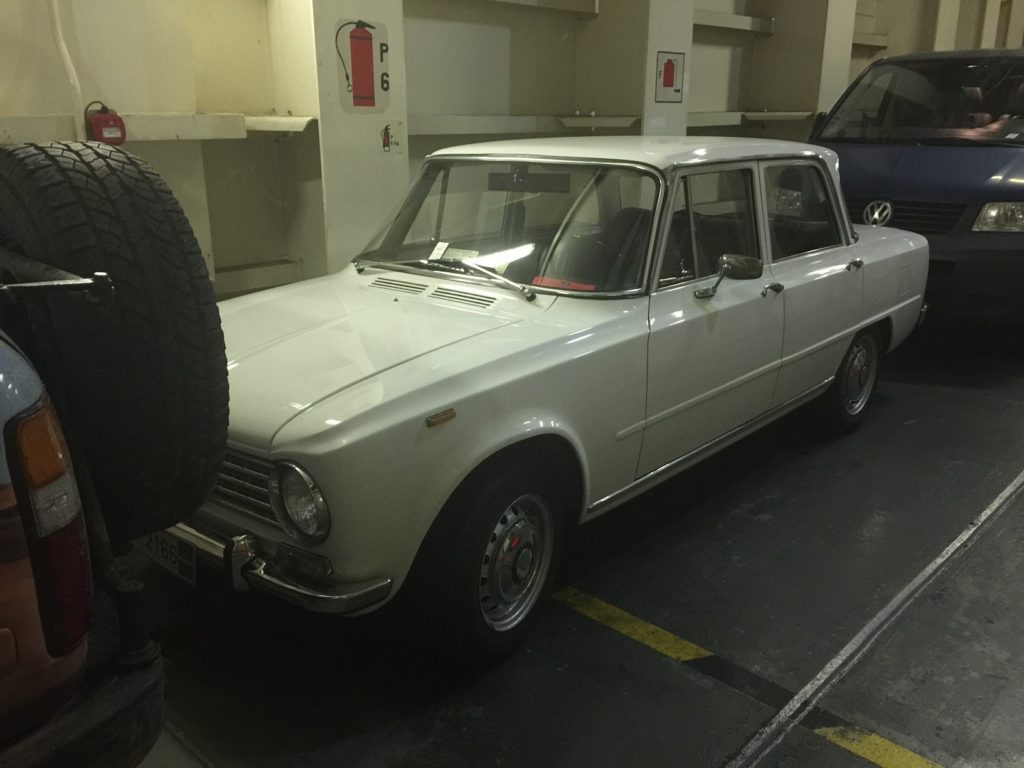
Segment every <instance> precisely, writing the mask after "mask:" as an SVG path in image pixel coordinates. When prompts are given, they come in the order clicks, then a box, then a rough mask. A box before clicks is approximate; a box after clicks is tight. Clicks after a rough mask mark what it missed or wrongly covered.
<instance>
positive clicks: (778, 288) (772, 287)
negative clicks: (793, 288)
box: [761, 283, 783, 296]
mask: <svg viewBox="0 0 1024 768" xmlns="http://www.w3.org/2000/svg"><path fill="white" fill-rule="evenodd" d="M782 288H783V286H782V283H768V285H766V286H765V287H764V288H762V289H761V295H762V296H767V295H768V291H772V292H773V293H782Z"/></svg>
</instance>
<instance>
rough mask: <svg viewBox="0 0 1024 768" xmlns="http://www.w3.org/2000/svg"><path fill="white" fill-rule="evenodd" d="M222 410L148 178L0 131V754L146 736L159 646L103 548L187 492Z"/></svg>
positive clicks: (134, 754)
mask: <svg viewBox="0 0 1024 768" xmlns="http://www.w3.org/2000/svg"><path fill="white" fill-rule="evenodd" d="M80 275H91V277H80ZM226 422H227V379H226V366H225V361H224V341H223V336H222V334H221V332H220V319H219V315H218V313H217V308H216V304H215V302H214V298H213V290H212V287H211V285H210V281H209V277H208V275H207V272H206V268H205V265H204V263H203V260H202V256H201V254H200V252H199V248H198V245H197V244H196V241H195V238H194V236H193V234H192V230H191V228H190V227H189V226H188V222H187V220H186V219H185V217H184V214H183V213H182V211H181V208H180V206H179V205H178V203H177V201H176V200H175V199H174V197H173V196H172V194H171V192H170V190H169V189H168V188H167V186H166V185H165V184H164V183H163V181H162V180H161V179H160V177H159V176H157V174H156V173H155V172H153V171H152V169H150V168H149V167H148V166H147V165H146V164H145V163H143V162H142V161H141V160H139V159H138V158H136V157H134V156H132V155H130V154H129V153H127V152H124V151H122V150H119V149H116V148H113V147H108V146H105V145H93V144H59V143H55V144H49V145H44V146H39V145H21V146H16V147H0V425H2V427H3V434H2V440H3V450H2V451H0V765H3V766H5V768H29V767H31V768H41V767H42V766H72V765H73V766H76V767H78V768H90V767H92V766H96V767H97V768H98V767H99V766H104V768H127V767H128V766H134V765H137V764H138V763H139V762H140V761H141V760H142V758H143V757H144V756H145V755H146V753H147V752H148V751H149V749H150V747H151V746H152V744H153V742H154V741H155V740H156V738H157V736H158V734H159V732H160V728H161V724H162V716H163V667H162V663H161V656H160V649H159V646H157V645H156V644H155V643H154V642H152V641H151V640H150V639H149V638H148V636H147V632H146V624H145V621H144V609H145V603H144V598H143V594H144V592H143V585H142V583H141V582H139V581H137V580H135V579H132V578H129V577H128V576H127V575H125V574H123V573H122V572H121V569H120V560H119V559H118V558H117V557H115V554H116V553H121V552H124V551H126V549H127V548H128V546H129V545H130V543H131V541H132V540H133V539H135V538H137V537H140V536H143V535H146V534H149V533H152V532H155V531H158V530H160V529H162V528H164V527H166V526H167V525H168V524H170V523H173V522H175V521H177V520H179V519H182V518H183V517H185V516H186V515H188V514H190V513H191V512H192V511H193V510H194V509H195V508H197V507H198V505H199V503H200V502H201V501H202V499H203V498H204V497H205V495H206V494H207V492H208V491H209V489H210V486H211V485H212V483H213V480H214V479H215V477H216V474H217V470H218V467H219V463H220V456H221V452H222V451H223V444H224V436H225V430H226Z"/></svg>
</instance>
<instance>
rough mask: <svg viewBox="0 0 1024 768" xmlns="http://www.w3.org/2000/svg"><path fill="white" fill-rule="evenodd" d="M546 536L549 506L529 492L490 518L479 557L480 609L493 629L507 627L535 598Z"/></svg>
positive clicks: (547, 552)
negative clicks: (493, 523)
mask: <svg viewBox="0 0 1024 768" xmlns="http://www.w3.org/2000/svg"><path fill="white" fill-rule="evenodd" d="M551 536H552V518H551V510H550V509H549V508H548V505H547V503H546V502H545V501H544V499H542V498H541V497H540V496H536V495H534V494H526V495H524V496H520V497H519V498H518V499H516V500H515V501H513V502H512V503H511V504H509V506H508V508H507V509H506V510H505V511H504V512H503V513H502V514H501V516H500V517H499V518H498V520H497V521H496V522H495V525H494V528H493V529H492V531H491V535H490V537H489V539H488V541H487V547H486V549H485V550H484V556H483V559H482V560H481V563H480V610H481V612H482V614H483V618H484V621H485V622H486V623H487V624H488V625H489V626H490V627H491V628H492V629H494V630H496V631H498V632H503V631H505V630H509V629H512V628H513V627H515V626H516V625H517V624H519V622H521V621H522V620H523V619H524V618H525V617H526V615H527V614H528V613H529V612H530V609H531V608H533V606H534V604H535V603H536V602H537V599H538V598H539V597H540V593H541V590H542V589H543V588H544V581H545V580H546V578H547V575H548V570H549V568H550V567H551V545H552V539H551Z"/></svg>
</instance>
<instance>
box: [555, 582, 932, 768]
mask: <svg viewBox="0 0 1024 768" xmlns="http://www.w3.org/2000/svg"><path fill="white" fill-rule="evenodd" d="M552 597H553V598H554V599H555V600H557V601H558V602H560V603H563V604H565V605H567V606H569V607H570V608H572V609H573V610H575V611H577V612H578V613H582V614H583V615H584V616H586V617H587V618H590V619H593V620H594V621H596V622H597V623H598V624H604V625H605V626H606V627H609V628H611V629H614V630H615V631H616V632H618V633H619V634H622V635H625V636H626V637H629V638H632V639H633V640H636V641H637V642H638V643H642V644H644V645H646V646H647V647H648V648H651V649H652V650H655V651H657V652H658V653H660V654H662V655H663V656H668V657H669V658H670V659H675V660H676V661H694V660H696V659H703V658H705V657H706V656H713V655H714V654H712V653H711V651H708V650H706V649H704V648H701V647H700V646H699V645H694V644H693V643H691V642H689V641H688V640H683V638H681V637H678V636H677V635H673V634H672V633H671V632H669V631H667V630H664V629H662V628H661V627H657V626H655V625H654V624H650V623H648V622H646V621H644V620H643V619H641V618H639V617H637V616H634V615H633V614H631V613H627V612H626V611H624V610H622V609H621V608H616V607H615V606H614V605H612V604H611V603H606V602H605V601H604V600H600V599H598V598H596V597H594V596H593V595H588V594H587V593H585V592H580V591H579V590H578V589H573V588H572V587H566V588H565V589H562V590H559V591H558V592H556V593H555V594H553V595H552ZM814 733H816V734H817V735H818V736H820V737H822V738H823V739H828V740H829V741H831V742H832V743H833V744H835V745H836V746H838V747H841V748H842V749H845V750H846V751H847V752H852V753H853V754H855V755H857V756H858V757H863V758H864V759H865V760H867V761H868V762H871V763H873V764H875V765H877V766H879V768H942V766H941V765H939V764H938V763H933V762H932V761H931V760H928V759H927V758H924V757H921V756H920V755H918V754H916V753H914V752H911V751H910V750H909V749H904V748H903V747H901V746H900V745H899V744H896V743H894V742H891V741H889V740H888V739H884V738H882V737H881V736H878V735H877V734H874V733H869V732H868V731H864V730H862V729H860V728H854V727H840V728H818V729H816V730H815V731H814Z"/></svg>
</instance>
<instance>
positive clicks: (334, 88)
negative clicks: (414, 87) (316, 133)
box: [307, 0, 409, 272]
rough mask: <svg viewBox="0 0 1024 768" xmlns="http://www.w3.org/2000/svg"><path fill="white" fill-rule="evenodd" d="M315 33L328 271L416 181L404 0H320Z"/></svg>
mask: <svg viewBox="0 0 1024 768" xmlns="http://www.w3.org/2000/svg"><path fill="white" fill-rule="evenodd" d="M307 2H308V0H307ZM357 21H361V22H365V23H366V24H370V25H373V27H374V28H373V29H368V28H365V27H364V28H360V27H358V26H357V25H356V24H355V23H354V22H357ZM342 25H344V26H342ZM353 31H356V38H357V40H356V41H352V40H350V35H352V33H353ZM313 35H314V43H315V46H316V63H317V86H318V92H319V100H320V104H319V115H320V165H321V172H322V175H323V190H324V225H325V230H326V233H325V234H326V241H327V271H328V272H336V271H337V270H339V269H341V268H342V267H344V266H345V265H346V264H348V263H349V261H351V260H352V257H353V256H355V255H356V254H358V252H359V251H360V250H362V248H363V246H365V245H366V243H367V242H368V241H369V240H370V238H371V237H372V236H373V234H374V233H375V232H376V231H377V228H378V227H379V226H380V225H381V224H382V223H383V221H384V219H385V217H386V216H387V215H388V213H390V212H391V211H392V210H393V208H394V206H395V205H396V204H397V203H398V202H399V201H400V200H401V198H402V197H403V195H404V194H405V192H406V190H407V188H408V185H409V163H408V150H407V144H408V131H407V130H406V126H407V125H408V109H407V100H406V89H405V82H406V78H405V26H404V17H403V13H402V4H401V3H396V2H388V3H381V2H378V1H377V0H316V1H315V2H313ZM339 49H340V51H341V56H339V53H338V50H339ZM342 57H344V64H343V63H342ZM346 69H347V71H348V75H347V77H346Z"/></svg>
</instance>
